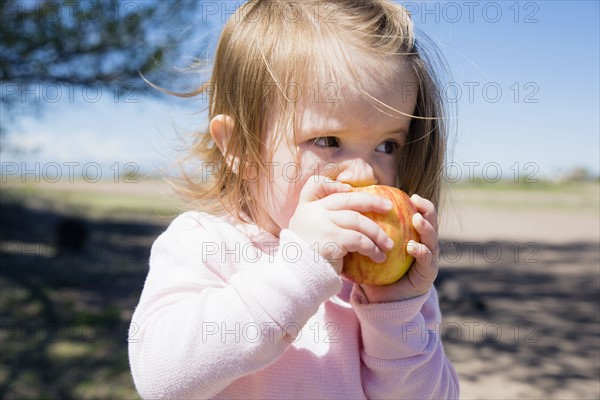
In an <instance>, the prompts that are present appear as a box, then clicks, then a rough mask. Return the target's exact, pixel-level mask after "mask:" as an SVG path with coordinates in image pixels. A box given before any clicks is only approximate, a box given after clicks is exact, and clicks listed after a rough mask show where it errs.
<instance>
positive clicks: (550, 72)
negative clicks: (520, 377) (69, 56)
mask: <svg viewBox="0 0 600 400" xmlns="http://www.w3.org/2000/svg"><path fill="white" fill-rule="evenodd" d="M217 4H218V3H217ZM405 5H406V6H407V8H409V9H410V10H412V11H413V17H414V21H415V23H416V25H417V27H418V29H420V30H422V31H423V32H425V33H426V34H427V35H429V36H430V37H431V38H432V39H433V40H434V41H435V42H436V43H437V45H438V46H439V47H440V49H441V51H442V53H443V55H444V56H445V58H446V59H447V62H448V64H449V66H450V70H451V73H452V79H451V80H450V81H448V82H447V85H446V89H447V91H446V93H447V98H448V99H449V100H451V102H452V103H453V104H454V105H456V108H457V117H458V118H457V119H456V122H455V124H454V125H453V126H454V131H453V133H452V142H451V144H452V145H453V151H452V152H451V154H450V158H449V163H452V168H453V169H448V174H449V176H451V179H454V177H456V176H457V174H461V176H462V177H463V178H466V177H468V176H469V175H473V176H474V177H484V178H486V177H487V178H489V179H494V178H495V177H496V176H497V174H498V173H499V174H501V176H502V177H503V178H510V179H519V180H522V179H525V178H526V177H527V176H529V177H531V178H535V177H550V176H553V175H556V174H562V173H565V172H567V171H569V170H570V169H572V168H574V167H579V166H581V167H585V168H587V169H589V170H590V171H591V172H592V173H593V174H595V175H598V174H600V165H599V163H600V161H599V159H600V140H599V138H600V125H599V124H600V122H599V120H600V116H599V109H600V101H599V93H600V82H599V75H600V72H599V70H600V66H599V52H600V43H599V37H600V33H599V26H598V25H599V22H598V21H599V18H600V13H599V2H597V1H538V2H514V1H508V2H467V1H465V2H460V1H459V2H420V1H419V2H405ZM227 7H229V8H228V9H230V8H231V5H230V4H229V5H228V6H227ZM227 15H228V11H225V7H224V8H223V10H221V14H216V15H213V16H211V17H210V18H209V22H210V23H209V24H208V25H202V22H200V23H199V26H198V27H197V28H198V29H200V30H204V31H206V32H207V33H206V34H209V35H216V34H217V33H218V28H219V25H220V22H221V19H222V17H226V16H227ZM46 90H49V89H46ZM53 90H55V89H53ZM61 90H62V100H61V101H57V102H56V103H49V102H48V101H45V99H44V96H46V97H54V96H55V95H56V94H55V92H47V93H45V94H44V93H43V92H41V90H40V92H41V93H42V95H41V97H40V98H39V101H40V102H41V103H42V105H43V110H44V111H43V112H42V113H41V114H40V115H39V116H37V115H35V113H31V114H33V115H31V116H29V115H23V116H22V117H19V119H18V120H17V123H16V124H15V125H13V126H11V130H12V132H11V133H9V135H8V136H7V143H10V142H11V141H12V140H16V138H18V141H19V143H20V145H21V147H25V148H26V149H30V150H32V151H31V152H30V153H29V154H25V155H23V154H21V155H15V154H10V153H7V152H3V153H2V162H3V163H6V162H17V163H20V162H21V161H26V162H28V163H35V162H39V163H41V165H42V167H43V163H48V162H56V163H59V164H61V165H62V164H63V163H65V162H79V163H80V165H79V166H76V167H75V168H76V170H75V174H76V175H77V173H78V171H77V168H83V166H85V164H86V163H90V162H97V163H98V164H100V165H102V166H103V167H102V168H103V171H105V172H106V173H107V176H108V175H110V174H111V173H112V172H109V169H108V166H111V165H113V166H114V165H115V163H118V165H116V167H113V170H114V168H118V169H123V166H124V164H125V163H128V162H129V163H134V164H136V165H139V166H140V168H141V170H150V169H153V168H160V167H165V166H167V165H168V164H169V163H170V162H172V161H173V157H174V155H175V151H174V150H173V148H175V147H176V146H177V145H178V144H179V142H178V141H177V134H176V133H175V131H174V126H179V127H181V128H184V129H185V128H190V127H193V126H198V125H201V124H202V123H203V115H193V112H192V109H191V108H189V107H183V106H182V104H181V103H180V102H176V101H171V100H168V101H157V100H155V99H149V98H144V97H139V96H136V95H134V96H133V97H132V98H130V99H126V98H125V96H121V97H118V98H117V99H116V102H115V98H114V96H113V94H112V93H108V92H105V93H102V95H101V96H99V99H98V101H97V102H91V101H90V99H92V100H93V99H94V97H95V96H96V94H95V93H94V92H93V91H92V90H89V91H88V92H85V90H84V91H82V89H81V88H75V89H74V91H73V92H72V96H71V97H72V98H69V94H70V93H69V88H66V87H63V88H62V89H61ZM126 100H127V101H129V100H133V101H137V103H128V102H126ZM26 101H27V102H28V103H33V102H35V101H37V100H36V98H35V96H34V95H30V96H29V97H28V98H27V99H26ZM36 149H37V150H36ZM34 150H36V151H34ZM449 165H450V164H449ZM449 168H450V166H449ZM113 170H110V171H113Z"/></svg>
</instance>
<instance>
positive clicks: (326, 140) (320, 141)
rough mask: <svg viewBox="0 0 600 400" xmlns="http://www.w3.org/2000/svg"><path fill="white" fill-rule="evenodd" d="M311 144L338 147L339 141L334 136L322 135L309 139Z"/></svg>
mask: <svg viewBox="0 0 600 400" xmlns="http://www.w3.org/2000/svg"><path fill="white" fill-rule="evenodd" d="M311 142H312V143H313V144H316V145H317V146H319V147H325V148H327V147H339V145H340V141H339V139H338V138H336V137H334V136H322V137H318V138H314V139H312V140H311Z"/></svg>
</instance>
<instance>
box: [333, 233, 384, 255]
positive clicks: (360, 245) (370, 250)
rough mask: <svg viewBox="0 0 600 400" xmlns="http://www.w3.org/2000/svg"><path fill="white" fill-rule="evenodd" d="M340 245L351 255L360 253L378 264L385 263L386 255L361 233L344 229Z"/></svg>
mask: <svg viewBox="0 0 600 400" xmlns="http://www.w3.org/2000/svg"><path fill="white" fill-rule="evenodd" d="M339 238H340V240H339V243H340V245H341V246H343V248H344V250H345V251H347V252H349V253H354V252H356V253H360V254H362V255H365V256H367V257H370V258H371V260H373V261H374V262H376V263H380V262H383V261H385V259H386V255H385V253H384V252H383V251H381V249H380V248H379V247H377V246H376V245H375V243H373V241H372V240H371V239H369V238H368V237H367V236H365V235H363V234H362V233H360V232H357V231H355V230H351V229H344V230H342V231H341V232H340V234H339Z"/></svg>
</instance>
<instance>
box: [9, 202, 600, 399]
mask: <svg viewBox="0 0 600 400" xmlns="http://www.w3.org/2000/svg"><path fill="white" fill-rule="evenodd" d="M148 220H149V219H148V218H145V219H143V220H136V219H135V217H132V218H131V219H130V220H91V219H80V220H77V221H78V222H77V223H80V224H82V226H83V227H84V230H85V232H86V235H85V241H84V242H83V244H82V248H81V251H80V252H79V253H78V254H76V253H74V252H73V251H71V250H72V249H71V250H70V249H68V248H67V249H64V251H61V252H59V251H58V250H59V249H58V248H57V243H59V240H58V239H57V237H56V235H57V227H58V226H59V224H60V222H61V221H64V215H62V214H60V213H58V212H55V211H50V210H42V209H35V208H30V207H27V206H25V205H23V204H21V203H18V202H12V203H11V202H6V201H5V202H4V203H2V204H1V206H0V227H1V233H0V242H1V247H0V252H1V260H2V262H1V270H0V284H1V287H0V290H1V293H2V295H1V302H0V318H1V326H0V328H1V331H0V334H1V337H0V343H1V345H2V352H1V354H2V355H1V359H0V366H1V373H0V398H6V399H13V398H62V399H74V398H78V399H80V398H84V399H85V398H128V399H131V398H138V396H137V394H136V392H135V389H134V387H133V383H132V381H131V377H130V374H129V366H128V358H127V329H128V325H129V319H130V317H131V314H132V312H133V309H134V307H135V305H136V304H137V301H138V299H139V295H140V293H141V289H142V286H143V282H144V279H145V276H146V272H147V260H148V256H149V251H150V246H151V244H152V242H153V240H154V239H155V238H156V237H157V236H158V235H159V234H160V232H161V231H163V230H164V229H165V227H166V225H167V224H168V222H169V220H167V219H163V220H161V219H156V220H154V221H153V222H147V221H148ZM62 246H63V247H65V245H62ZM66 247H68V246H66ZM441 250H442V253H441V258H440V265H441V268H442V270H441V274H440V277H439V279H438V282H437V285H438V287H439V292H440V297H441V306H442V311H443V315H444V323H443V324H442V326H440V329H441V331H442V334H443V338H444V341H445V348H446V352H447V353H448V356H449V357H450V358H451V360H452V361H453V362H454V364H455V366H456V368H457V370H458V372H459V374H460V376H461V380H462V381H463V382H464V385H467V386H468V387H471V388H478V387H480V388H481V393H482V395H481V396H480V397H486V395H485V394H486V393H489V392H490V391H495V390H496V391H498V392H494V393H495V395H496V396H497V397H502V394H503V393H504V394H506V396H504V397H514V396H519V397H546V398H548V397H555V398H559V397H570V398H597V397H598V394H599V392H600V389H599V386H598V382H597V378H598V376H600V367H599V361H598V360H599V359H600V348H599V324H600V317H599V307H598V302H599V298H598V296H599V287H600V283H599V275H598V265H600V256H599V249H598V244H597V243H570V244H565V245H550V244H544V243H533V242H530V243H509V242H485V243H474V242H464V243H461V242H458V241H451V240H449V241H443V242H442V243H441ZM57 253H58V254H60V255H58V256H57ZM509 388H510V389H509ZM471 393H478V392H477V390H474V391H473V390H472V391H471Z"/></svg>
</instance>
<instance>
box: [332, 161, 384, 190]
mask: <svg viewBox="0 0 600 400" xmlns="http://www.w3.org/2000/svg"><path fill="white" fill-rule="evenodd" d="M339 168H340V169H339V173H338V176H337V180H338V181H340V182H343V183H349V184H350V185H352V186H354V187H358V186H369V185H376V184H377V178H375V172H374V171H373V168H372V167H371V165H370V164H369V163H368V162H366V161H365V160H363V159H362V158H354V159H352V160H346V161H344V162H342V163H340V165H339Z"/></svg>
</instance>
